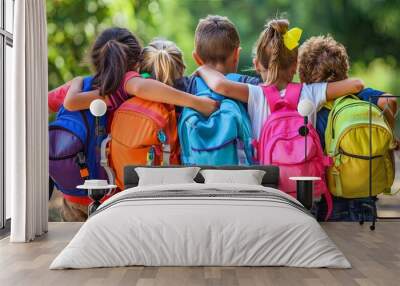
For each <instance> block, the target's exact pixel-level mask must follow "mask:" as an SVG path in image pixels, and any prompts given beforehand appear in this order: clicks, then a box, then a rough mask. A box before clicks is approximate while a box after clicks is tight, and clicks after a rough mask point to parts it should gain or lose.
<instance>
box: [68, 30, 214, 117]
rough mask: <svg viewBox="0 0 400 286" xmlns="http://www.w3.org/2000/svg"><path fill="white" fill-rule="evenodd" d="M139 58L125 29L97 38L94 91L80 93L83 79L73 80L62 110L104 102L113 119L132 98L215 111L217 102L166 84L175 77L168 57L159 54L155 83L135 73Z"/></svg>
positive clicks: (135, 41) (137, 46)
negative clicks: (122, 105)
mask: <svg viewBox="0 0 400 286" xmlns="http://www.w3.org/2000/svg"><path fill="white" fill-rule="evenodd" d="M163 53H164V52H163ZM145 54H146V53H145ZM142 56H143V51H142V47H141V45H140V43H139V41H138V39H137V38H136V37H135V36H134V35H133V34H132V33H131V32H129V31H128V30H127V29H123V28H110V29H107V30H105V31H104V32H103V33H101V34H100V36H99V37H98V38H97V39H96V41H95V43H94V45H93V47H92V49H91V53H90V60H91V63H92V66H93V69H94V79H93V87H94V89H95V90H93V91H90V92H81V90H82V82H83V78H82V77H77V78H75V79H74V80H73V81H72V83H71V87H70V89H69V91H68V93H67V96H66V97H65V99H64V107H65V108H66V109H68V110H70V111H76V110H83V109H88V108H89V106H90V103H91V102H92V101H93V100H95V99H103V100H105V101H106V103H107V106H108V111H109V112H110V113H111V116H112V113H113V111H115V110H116V109H117V108H118V107H119V106H120V105H121V104H122V103H123V102H124V101H125V100H127V99H128V98H129V97H131V96H138V97H140V98H143V99H146V100H150V101H155V102H161V103H167V104H173V105H178V106H184V107H190V108H193V109H196V110H198V111H199V112H201V113H203V114H204V115H209V114H211V113H212V112H213V111H214V110H215V109H216V107H217V104H216V102H215V101H213V100H211V99H209V98H206V97H196V96H194V95H191V94H188V93H185V92H182V91H179V90H176V89H174V88H172V87H171V86H168V85H167V84H169V85H170V83H171V82H170V79H171V75H172V76H175V75H174V74H173V72H174V68H172V66H169V65H168V64H167V62H168V57H167V55H164V54H163V55H160V57H159V58H158V59H157V65H155V67H156V68H157V74H159V75H160V76H161V77H160V79H161V80H160V81H161V82H160V81H158V80H156V79H158V78H157V77H154V78H155V79H144V78H142V77H140V75H139V73H138V72H139V70H140V67H141V61H142ZM160 68H161V69H160ZM175 68H176V69H178V67H175ZM183 68H184V66H183ZM183 68H182V70H183ZM179 71H180V70H179Z"/></svg>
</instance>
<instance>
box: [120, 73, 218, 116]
mask: <svg viewBox="0 0 400 286" xmlns="http://www.w3.org/2000/svg"><path fill="white" fill-rule="evenodd" d="M125 90H126V92H127V93H128V94H130V95H134V96H137V97H140V98H143V99H146V100H150V101H155V102H161V103H167V104H173V105H179V106H183V107H190V108H193V109H196V110H197V111H199V112H200V113H202V114H204V115H206V116H208V115H210V114H211V113H213V112H214V111H215V110H216V109H217V106H218V104H217V102H216V101H214V100H212V99H210V98H208V97H199V96H195V95H192V94H189V93H186V92H183V91H179V90H177V89H175V88H173V87H170V86H168V85H166V84H164V83H161V82H159V81H156V80H153V79H143V78H140V77H133V78H131V79H129V80H128V81H127V82H126V84H125Z"/></svg>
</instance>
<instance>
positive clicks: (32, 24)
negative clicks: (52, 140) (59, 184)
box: [6, 0, 48, 242]
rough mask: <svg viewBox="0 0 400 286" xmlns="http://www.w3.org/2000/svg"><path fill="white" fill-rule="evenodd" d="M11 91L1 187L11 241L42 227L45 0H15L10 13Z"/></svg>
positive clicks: (29, 237) (28, 236) (45, 162)
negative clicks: (7, 197) (7, 200)
mask: <svg viewBox="0 0 400 286" xmlns="http://www.w3.org/2000/svg"><path fill="white" fill-rule="evenodd" d="M14 23H15V24H14V27H15V28H14V29H15V30H14V49H13V50H14V63H15V65H14V71H13V83H12V84H13V92H12V94H11V96H8V97H7V98H6V150H7V151H6V166H7V168H6V187H7V188H10V190H11V193H12V196H11V201H12V210H11V237H10V240H11V241H12V242H27V241H31V240H33V239H35V237H36V236H40V235H42V234H43V233H44V232H46V231H47V221H48V210H47V202H48V135H47V126H48V121H47V120H48V119H47V117H48V111H47V29H46V7H45V0H18V1H16V2H15V18H14Z"/></svg>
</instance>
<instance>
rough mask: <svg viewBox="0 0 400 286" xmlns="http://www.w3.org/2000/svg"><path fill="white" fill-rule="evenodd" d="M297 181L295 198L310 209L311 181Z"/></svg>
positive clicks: (311, 198)
mask: <svg viewBox="0 0 400 286" xmlns="http://www.w3.org/2000/svg"><path fill="white" fill-rule="evenodd" d="M296 183H297V200H298V201H299V202H300V203H302V205H303V206H304V207H305V208H306V209H308V210H311V208H312V205H313V183H314V182H313V181H306V180H304V181H303V180H299V181H297V182H296Z"/></svg>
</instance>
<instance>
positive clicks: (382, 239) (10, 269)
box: [0, 221, 400, 286]
mask: <svg viewBox="0 0 400 286" xmlns="http://www.w3.org/2000/svg"><path fill="white" fill-rule="evenodd" d="M80 226H81V224H80V223H50V227H49V233H48V234H47V235H45V236H43V237H42V238H39V239H38V240H36V241H34V242H32V243H29V244H10V243H9V241H8V238H6V239H3V240H1V241H0V285H1V286H8V285H10V286H17V285H29V286H34V285H40V286H41V285H56V286H61V285H68V286H81V285H96V286H99V285H140V286H147V285H149V286H150V285H167V286H178V285H227V286H234V285H246V286H247V285H249V286H253V285H255V286H261V285H329V286H330V285H346V286H347V285H349V286H350V285H368V286H369V285H382V286H390V285H400V222H386V221H384V222H380V223H378V225H377V229H376V231H375V232H371V231H370V230H369V229H368V225H364V226H359V225H358V224H356V223H325V224H323V227H324V229H325V230H326V231H327V232H328V234H329V236H330V237H331V238H332V239H333V240H334V241H335V242H336V244H337V245H338V246H339V248H340V249H341V250H342V251H343V252H344V254H345V255H346V256H347V258H348V259H349V260H350V262H351V263H352V265H353V269H349V270H337V269H300V268H286V267H125V268H109V269H105V268H103V269H89V270H52V271H50V270H48V267H49V265H50V263H51V261H52V260H53V259H54V257H55V256H56V255H57V254H58V253H59V252H60V251H61V249H62V248H63V247H64V246H65V245H66V244H67V243H68V241H69V240H70V239H71V238H72V237H73V235H74V234H75V233H76V231H77V230H78V229H79V228H80Z"/></svg>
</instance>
